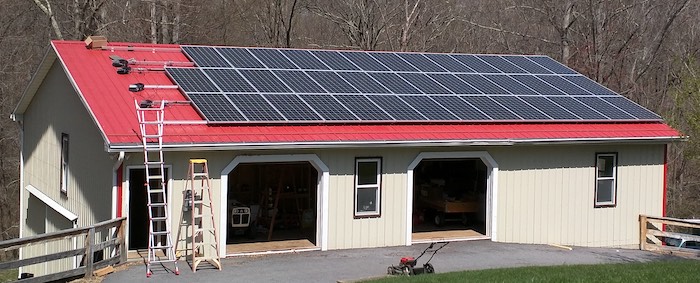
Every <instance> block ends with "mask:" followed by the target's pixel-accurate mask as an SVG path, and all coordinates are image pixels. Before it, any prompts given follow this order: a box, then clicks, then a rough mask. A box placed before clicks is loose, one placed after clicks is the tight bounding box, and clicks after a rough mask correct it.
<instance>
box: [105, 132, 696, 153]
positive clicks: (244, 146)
mask: <svg viewBox="0 0 700 283" xmlns="http://www.w3.org/2000/svg"><path fill="white" fill-rule="evenodd" d="M682 140H683V137H675V136H672V137H641V138H589V139H527V140H525V139H523V140H422V141H408V140H407V141H352V142H284V143H201V144H164V145H163V150H164V151H207V150H256V149H318V148H353V147H367V146H373V147H389V146H392V147H393V146H397V145H398V146H404V147H433V146H434V147H445V146H512V145H518V144H522V145H530V144H531V145H538V144H543V145H546V144H600V143H644V142H646V143H669V142H675V141H682ZM107 151H108V152H120V151H126V152H139V151H143V146H142V145H141V144H128V145H125V144H120V145H109V146H108V147H107Z"/></svg>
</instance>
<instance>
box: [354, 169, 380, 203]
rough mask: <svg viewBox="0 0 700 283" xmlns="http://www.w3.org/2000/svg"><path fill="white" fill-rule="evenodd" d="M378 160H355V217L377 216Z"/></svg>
mask: <svg viewBox="0 0 700 283" xmlns="http://www.w3.org/2000/svg"><path fill="white" fill-rule="evenodd" d="M381 168H382V160H381V159H380V158H363V159H357V160H355V216H356V217H365V216H379V214H380V212H379V209H380V206H379V201H380V200H379V196H380V194H379V188H380V187H381V183H382V182H381V178H382V177H381Z"/></svg>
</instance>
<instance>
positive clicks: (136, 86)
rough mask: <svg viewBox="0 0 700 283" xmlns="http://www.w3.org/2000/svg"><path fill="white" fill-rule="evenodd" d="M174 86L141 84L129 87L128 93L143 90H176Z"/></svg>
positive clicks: (176, 87)
mask: <svg viewBox="0 0 700 283" xmlns="http://www.w3.org/2000/svg"><path fill="white" fill-rule="evenodd" d="M178 88H179V87H178V86H176V85H145V84H143V83H135V84H131V85H129V91H130V92H139V91H142V90H144V89H178Z"/></svg>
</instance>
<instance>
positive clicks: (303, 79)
mask: <svg viewBox="0 0 700 283" xmlns="http://www.w3.org/2000/svg"><path fill="white" fill-rule="evenodd" d="M182 50H183V52H185V53H186V55H187V56H188V57H189V58H191V59H192V60H193V61H195V63H196V65H197V66H198V67H195V68H173V67H167V68H166V72H167V74H168V75H169V76H170V78H171V79H172V80H173V81H174V82H175V83H177V84H178V85H179V86H180V89H181V90H182V91H183V92H184V93H185V95H187V96H188V97H189V98H190V99H191V100H192V102H193V103H194V104H195V106H196V107H197V109H198V110H199V111H200V113H201V114H202V115H203V116H204V117H205V118H206V119H207V120H208V121H209V122H212V123H226V122H228V123H251V122H252V123H269V122H290V121H291V122H295V123H319V122H343V123H345V122H367V121H370V122H371V121H376V122H390V123H396V122H411V121H437V122H442V121H522V120H525V121H578V120H583V121H601V120H613V121H629V120H660V119H661V117H659V116H658V115H657V114H655V113H653V112H651V111H649V110H647V109H645V108H644V107H641V106H639V105H638V104H636V103H634V102H632V101H630V100H628V99H626V98H624V97H622V96H620V95H619V94H616V93H615V92H613V91H612V90H610V89H607V88H605V87H604V86H602V85H600V84H598V83H597V82H594V81H592V80H590V79H588V78H587V77H584V76H582V75H580V74H578V73H576V72H575V71H573V70H571V69H569V68H568V67H566V66H564V65H562V64H560V63H559V62H556V61H555V60H553V59H551V58H549V57H546V56H521V55H469V54H434V53H400V52H399V53H392V52H374V51H373V52H367V51H324V50H300V49H274V48H233V47H198V46H183V47H182Z"/></svg>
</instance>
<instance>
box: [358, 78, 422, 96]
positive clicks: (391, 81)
mask: <svg viewBox="0 0 700 283" xmlns="http://www.w3.org/2000/svg"><path fill="white" fill-rule="evenodd" d="M370 76H372V77H373V78H374V79H375V80H377V81H378V82H379V83H381V84H382V85H384V86H385V87H386V88H388V89H389V90H391V91H392V92H393V93H396V94H418V93H421V92H420V90H417V89H416V88H415V87H413V86H411V85H410V84H409V83H408V82H406V81H405V80H403V79H402V78H401V77H399V76H398V75H397V74H394V73H371V74H370Z"/></svg>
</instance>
